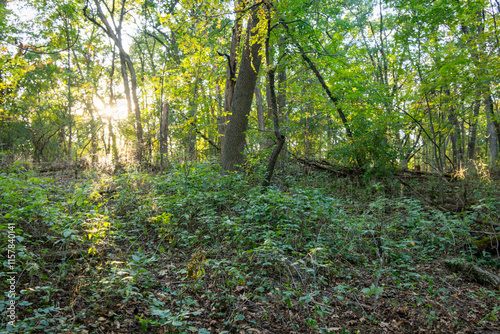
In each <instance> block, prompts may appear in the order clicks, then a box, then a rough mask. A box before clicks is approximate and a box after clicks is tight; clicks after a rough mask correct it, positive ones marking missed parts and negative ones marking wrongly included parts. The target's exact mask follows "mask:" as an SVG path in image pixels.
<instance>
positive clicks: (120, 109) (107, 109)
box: [100, 100, 127, 120]
mask: <svg viewBox="0 0 500 334" xmlns="http://www.w3.org/2000/svg"><path fill="white" fill-rule="evenodd" d="M100 110H102V115H103V116H105V117H106V118H109V117H111V118H113V119H115V120H120V119H125V118H127V102H126V101H125V100H119V101H118V103H117V104H116V106H114V107H111V106H109V105H107V106H103V108H100Z"/></svg>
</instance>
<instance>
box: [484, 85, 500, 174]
mask: <svg viewBox="0 0 500 334" xmlns="http://www.w3.org/2000/svg"><path fill="white" fill-rule="evenodd" d="M484 107H485V109H486V114H487V116H488V138H489V148H490V165H491V166H496V164H497V160H498V138H497V137H498V133H497V130H498V127H497V124H498V123H497V122H495V119H494V117H495V113H494V111H493V99H492V98H491V95H490V94H488V95H487V96H486V98H485V101H484ZM495 123H497V124H495Z"/></svg>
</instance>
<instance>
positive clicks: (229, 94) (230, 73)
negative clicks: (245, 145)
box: [217, 0, 242, 150]
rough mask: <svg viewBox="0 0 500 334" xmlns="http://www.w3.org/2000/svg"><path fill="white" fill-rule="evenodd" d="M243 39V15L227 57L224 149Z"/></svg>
mask: <svg viewBox="0 0 500 334" xmlns="http://www.w3.org/2000/svg"><path fill="white" fill-rule="evenodd" d="M241 4H242V0H238V2H237V4H236V8H239V7H240V6H241ZM240 39H241V17H240V16H239V14H238V16H237V17H236V20H235V21H234V27H233V35H232V36H231V49H230V50H229V55H225V56H226V57H227V78H226V87H225V91H224V110H223V113H222V115H221V116H220V117H219V118H218V120H217V124H218V131H219V135H220V136H221V137H222V140H221V148H222V150H223V149H224V142H225V140H224V136H225V135H226V123H227V120H228V114H229V111H230V109H231V103H232V101H233V95H234V88H235V86H236V66H237V60H236V51H237V50H238V47H239V45H240Z"/></svg>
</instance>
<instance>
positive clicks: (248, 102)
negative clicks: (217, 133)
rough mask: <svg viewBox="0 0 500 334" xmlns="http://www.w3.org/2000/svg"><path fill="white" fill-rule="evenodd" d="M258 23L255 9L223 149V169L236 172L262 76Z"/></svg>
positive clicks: (248, 29)
mask: <svg viewBox="0 0 500 334" xmlns="http://www.w3.org/2000/svg"><path fill="white" fill-rule="evenodd" d="M258 22H259V19H258V16H257V7H255V8H254V9H252V15H251V17H250V18H249V21H248V27H247V36H246V39H245V46H244V48H243V53H242V57H241V63H240V68H239V73H238V78H237V80H236V86H235V88H234V96H233V99H232V102H231V109H230V111H231V115H230V119H229V124H228V125H227V128H226V136H225V143H224V148H223V150H222V169H223V170H224V171H234V170H237V169H238V166H240V165H242V164H243V163H244V155H243V150H244V148H245V140H246V137H245V132H246V130H247V128H248V115H249V114H250V110H251V108H252V100H253V95H254V91H255V84H256V82H257V75H258V73H259V68H260V63H261V58H262V57H261V55H260V54H259V50H260V48H261V46H262V43H261V42H260V41H259V40H257V41H255V42H253V40H254V39H255V36H256V35H257V34H258V31H253V28H254V27H256V26H257V24H258Z"/></svg>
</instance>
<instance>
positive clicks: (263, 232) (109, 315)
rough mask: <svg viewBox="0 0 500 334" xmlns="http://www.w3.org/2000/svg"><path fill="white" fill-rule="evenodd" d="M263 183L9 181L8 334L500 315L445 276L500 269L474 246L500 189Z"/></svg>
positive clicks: (245, 328) (310, 178)
mask: <svg viewBox="0 0 500 334" xmlns="http://www.w3.org/2000/svg"><path fill="white" fill-rule="evenodd" d="M259 175H260V174H259V172H258V171H257V172H256V173H254V174H252V175H251V176H250V175H247V176H245V175H242V174H233V175H222V174H221V173H220V170H219V169H218V167H217V165H213V164H209V163H205V164H192V165H189V164H182V165H179V166H177V167H175V168H173V169H172V170H169V171H167V172H165V173H163V174H158V175H151V174H144V173H139V172H134V171H131V172H128V173H124V174H121V175H117V176H107V175H100V174H88V175H87V178H85V179H82V180H73V179H62V176H61V177H60V178H59V179H57V178H56V179H48V178H42V177H39V176H37V175H35V174H33V173H32V172H24V173H3V174H0V198H1V201H0V226H1V228H2V231H4V232H5V233H2V235H1V240H0V241H1V244H2V262H3V265H4V269H3V272H2V275H3V277H2V282H1V283H0V285H1V286H2V291H9V283H8V282H7V281H6V278H7V277H8V275H7V273H8V272H9V271H10V270H8V266H9V262H8V261H7V252H6V250H7V249H8V244H9V242H10V241H9V235H8V234H7V231H9V229H8V228H9V226H13V225H12V224H14V225H15V229H14V230H13V234H14V235H15V245H16V248H15V250H16V258H15V269H14V272H15V277H16V285H15V296H12V295H9V294H8V292H6V293H5V294H4V295H3V296H2V297H1V298H2V299H0V313H1V316H2V320H1V323H2V328H3V329H2V331H5V332H6V333H28V332H30V333H70V332H75V333H102V332H109V333H111V332H113V331H114V332H116V333H122V332H123V333H125V332H127V333H129V332H130V333H136V332H139V331H142V332H145V333H223V332H227V333H233V332H238V333H243V332H246V333H251V332H252V331H255V332H262V333H265V332H266V331H267V332H274V333H275V332H283V333H291V332H296V333H306V332H318V333H327V332H344V333H349V332H356V331H358V332H367V331H377V330H380V331H383V330H384V328H393V329H394V330H396V329H398V328H399V329H400V330H401V331H402V332H405V331H406V332H412V331H415V330H417V329H422V328H424V329H426V330H427V331H436V332H440V331H446V330H450V328H451V329H452V331H455V330H466V329H471V328H472V329H477V328H480V326H486V327H487V326H491V325H490V324H493V323H495V322H496V321H497V320H498V314H499V311H500V304H499V302H498V297H499V294H498V292H496V291H495V290H494V289H493V290H490V288H489V287H481V286H479V285H477V284H475V283H474V282H469V281H467V280H464V279H463V278H461V277H459V276H457V275H456V274H453V273H450V272H447V271H446V270H445V269H444V268H442V267H441V266H440V260H441V259H443V258H447V257H464V258H466V259H468V260H469V261H476V262H477V263H479V264H481V265H483V266H486V267H487V268H490V270H493V271H498V266H499V265H498V261H497V260H495V258H494V256H489V257H488V256H482V257H476V255H477V254H476V252H475V250H474V248H473V247H471V242H472V240H473V238H474V235H473V233H474V229H476V228H477V226H476V224H477V221H478V219H479V217H478V216H479V215H481V217H482V218H481V219H483V220H487V221H494V220H495V219H497V221H498V217H499V213H500V210H499V205H498V199H497V198H494V197H491V196H492V194H491V193H490V194H489V195H488V194H486V195H484V194H483V193H479V192H478V193H476V194H475V196H477V197H478V202H477V205H476V209H475V210H471V211H468V212H465V211H464V212H461V213H447V212H442V211H439V210H437V209H434V208H432V207H429V206H428V205H427V204H425V203H423V202H421V201H419V200H417V199H415V198H411V197H407V196H405V195H404V194H402V193H399V192H398V191H394V190H393V189H397V186H394V185H391V184H389V182H391V181H387V180H386V181H384V180H382V181H373V182H371V181H366V180H358V181H355V180H354V181H353V180H349V179H344V180H342V179H333V178H332V177H331V176H328V175H325V174H321V173H309V174H301V172H300V171H295V172H294V173H289V172H288V173H281V174H280V173H279V172H278V173H277V181H276V182H275V185H274V186H271V187H269V188H262V187H261V186H259V184H260V181H259V177H258V176H259ZM481 187H483V186H481ZM481 187H479V186H478V187H476V189H483V188H484V187H483V188H481ZM484 189H485V188H484ZM488 196H489V197H488ZM9 223H10V225H9ZM492 226H493V229H494V230H495V228H496V230H495V231H496V232H498V226H497V227H495V226H494V225H492ZM11 236H12V233H11ZM12 300H14V303H15V308H16V310H15V315H16V321H15V326H12V325H11V324H9V321H10V320H9V318H8V317H7V316H8V315H9V309H8V307H9V305H10V302H11V301H12ZM464 300H465V301H466V302H468V304H467V305H466V307H465V306H464ZM471 310H473V311H471ZM443 319H444V320H443ZM445 329H446V330H445Z"/></svg>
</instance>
